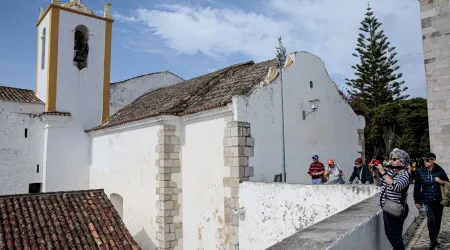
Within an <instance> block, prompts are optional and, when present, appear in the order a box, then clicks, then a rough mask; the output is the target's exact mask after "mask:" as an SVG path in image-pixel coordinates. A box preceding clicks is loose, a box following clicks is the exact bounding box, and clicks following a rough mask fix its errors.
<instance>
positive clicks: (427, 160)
mask: <svg viewBox="0 0 450 250" xmlns="http://www.w3.org/2000/svg"><path fill="white" fill-rule="evenodd" d="M423 160H424V161H425V162H430V161H432V160H433V159H423Z"/></svg>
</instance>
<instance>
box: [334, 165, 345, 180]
mask: <svg viewBox="0 0 450 250" xmlns="http://www.w3.org/2000/svg"><path fill="white" fill-rule="evenodd" d="M336 167H337V169H338V170H339V172H340V173H341V174H342V175H341V176H340V178H339V182H338V184H345V177H344V171H342V170H341V169H340V168H339V166H338V165H337V164H336Z"/></svg>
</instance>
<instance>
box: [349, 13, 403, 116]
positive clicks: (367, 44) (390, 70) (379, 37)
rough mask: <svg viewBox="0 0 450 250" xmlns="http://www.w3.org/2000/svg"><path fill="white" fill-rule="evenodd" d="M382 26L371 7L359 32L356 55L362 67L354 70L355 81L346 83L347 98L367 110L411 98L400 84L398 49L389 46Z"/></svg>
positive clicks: (356, 66) (358, 65) (358, 66)
mask: <svg viewBox="0 0 450 250" xmlns="http://www.w3.org/2000/svg"><path fill="white" fill-rule="evenodd" d="M380 26H381V23H380V22H379V21H378V19H377V18H376V17H375V16H374V15H373V12H372V8H371V7H370V6H369V7H368V8H367V12H366V15H365V18H364V20H363V21H362V22H361V27H360V28H359V29H360V30H361V31H362V32H361V33H360V34H359V37H358V44H357V47H356V49H355V50H356V52H357V53H354V54H353V56H355V57H358V58H359V63H358V64H356V65H354V66H352V68H353V69H354V70H355V76H356V77H355V78H354V79H348V78H347V79H345V80H346V84H347V86H348V87H349V88H348V94H349V95H350V96H353V97H357V98H358V99H359V100H360V101H361V102H362V104H364V106H365V107H366V108H368V109H372V108H376V107H378V106H379V105H381V104H387V103H391V102H393V101H396V100H403V99H405V98H407V97H408V95H405V94H404V91H405V90H407V89H408V88H407V87H404V86H402V85H403V84H404V83H405V81H402V80H401V78H402V73H397V72H398V70H399V69H400V66H398V65H396V64H397V60H396V59H395V56H396V55H397V53H396V52H395V47H391V46H390V43H389V42H388V38H387V36H386V35H385V34H384V31H383V30H382V29H381V28H380Z"/></svg>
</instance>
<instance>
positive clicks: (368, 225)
mask: <svg viewBox="0 0 450 250" xmlns="http://www.w3.org/2000/svg"><path fill="white" fill-rule="evenodd" d="M413 187H414V186H412V185H411V186H410V189H409V193H408V205H409V214H408V218H406V220H405V224H404V226H403V228H404V231H403V232H406V229H407V228H408V227H409V226H410V225H411V223H413V222H414V219H415V218H416V217H417V216H418V215H419V211H418V210H417V209H416V208H415V206H414V200H413V196H412V194H413ZM379 199H380V195H379V194H377V195H375V196H373V197H371V198H369V199H366V200H364V201H362V202H360V203H358V204H356V205H354V206H351V207H349V208H347V209H345V210H344V211H342V212H340V213H338V214H335V215H333V216H332V217H329V218H327V219H325V220H322V221H321V222H319V223H317V224H314V225H312V226H310V227H308V228H305V229H303V230H301V231H298V232H297V233H295V234H293V235H292V236H290V237H288V238H286V239H284V240H283V241H281V242H279V243H277V244H275V245H274V246H272V247H270V248H268V249H269V250H278V249H283V250H294V249H317V250H320V249H327V250H352V249H355V250H356V249H361V246H364V250H379V249H391V248H392V246H391V245H390V244H389V241H388V239H387V238H386V235H385V234H384V224H383V213H382V210H381V208H380V206H378V201H379Z"/></svg>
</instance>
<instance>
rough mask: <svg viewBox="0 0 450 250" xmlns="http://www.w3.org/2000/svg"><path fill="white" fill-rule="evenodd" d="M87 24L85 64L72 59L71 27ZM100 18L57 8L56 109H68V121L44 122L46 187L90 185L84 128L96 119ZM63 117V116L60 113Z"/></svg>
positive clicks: (99, 83) (102, 39)
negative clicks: (87, 48)
mask: <svg viewBox="0 0 450 250" xmlns="http://www.w3.org/2000/svg"><path fill="white" fill-rule="evenodd" d="M78 25H84V26H86V27H87V28H88V34H89V40H88V43H89V55H88V64H87V67H86V68H84V69H82V70H79V69H78V68H77V67H76V66H74V64H73V56H74V32H75V28H76V27H77V26H78ZM105 29H106V25H105V21H104V20H100V19H96V18H92V17H88V16H83V15H78V14H75V13H72V12H68V11H64V10H61V11H60V20H59V36H58V39H59V41H58V69H57V93H56V110H57V111H63V112H70V113H71V114H72V117H71V118H70V119H69V121H67V122H64V123H58V122H57V125H52V124H50V125H48V128H47V129H46V139H45V152H44V153H45V158H44V160H45V169H46V176H45V182H46V183H45V191H47V192H49V191H61V190H78V189H86V188H88V187H89V173H90V170H89V151H90V138H89V136H88V135H87V134H86V133H85V132H84V130H85V129H89V128H92V127H94V126H96V125H98V124H100V123H101V119H102V109H103V107H102V102H103V101H102V100H103V68H104V67H103V66H104V53H105V49H104V46H105ZM62 119H64V118H62Z"/></svg>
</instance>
